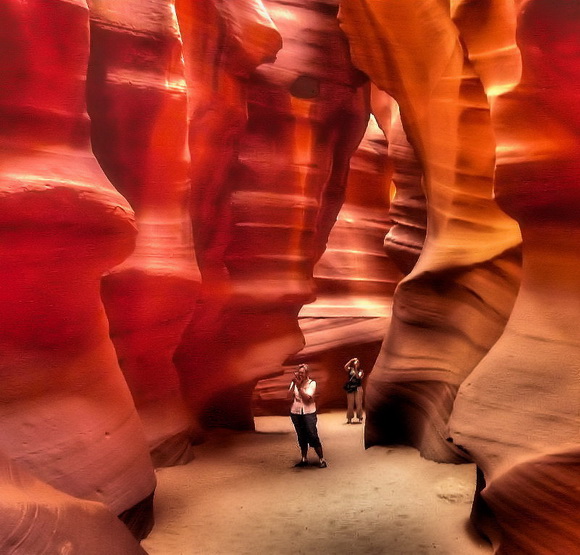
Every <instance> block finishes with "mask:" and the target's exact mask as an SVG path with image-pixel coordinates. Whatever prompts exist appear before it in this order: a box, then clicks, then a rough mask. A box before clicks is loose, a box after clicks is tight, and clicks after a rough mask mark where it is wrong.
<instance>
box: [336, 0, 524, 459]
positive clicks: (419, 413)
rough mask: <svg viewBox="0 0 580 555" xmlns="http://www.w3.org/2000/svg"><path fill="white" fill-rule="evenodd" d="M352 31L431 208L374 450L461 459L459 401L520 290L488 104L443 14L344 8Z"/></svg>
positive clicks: (408, 285) (373, 412)
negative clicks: (455, 415)
mask: <svg viewBox="0 0 580 555" xmlns="http://www.w3.org/2000/svg"><path fill="white" fill-rule="evenodd" d="M341 20H342V26H343V28H344V29H345V31H346V33H347V35H348V36H349V39H350V42H351V48H352V52H353V56H354V60H355V62H356V63H357V64H358V65H359V67H360V68H361V69H363V70H364V71H366V72H367V73H368V74H369V76H370V77H371V78H372V79H373V81H374V82H375V84H376V85H377V86H378V87H379V88H380V89H382V90H384V91H386V92H387V93H388V94H389V95H391V96H392V97H393V98H394V99H395V101H396V102H397V103H398V105H399V107H400V112H401V120H402V122H403V126H404V129H405V131H406V134H407V138H408V140H409V142H410V143H411V144H412V145H413V148H414V151H415V154H416V156H417V159H418V160H419V162H420V164H421V166H422V169H423V174H424V180H423V187H424V191H425V196H426V199H427V220H428V224H427V227H428V232H427V236H426V238H425V244H424V247H423V249H422V251H421V255H420V257H419V259H418V261H417V264H416V265H415V266H414V268H413V270H412V271H411V273H410V274H409V275H407V276H406V278H405V279H404V280H403V281H402V282H401V283H400V284H399V287H398V289H397V291H396V293H395V298H394V305H393V318H392V323H391V326H390V329H389V333H388V336H387V337H386V339H385V342H384V345H383V349H382V351H381V355H380V356H379V359H378V361H377V364H376V366H375V368H374V371H373V376H372V378H371V380H370V387H369V391H368V394H367V400H368V402H367V408H368V411H369V416H368V420H367V422H368V424H367V427H366V440H367V443H368V444H369V445H372V444H375V443H385V442H386V443H389V442H395V443H410V444H411V445H414V446H417V447H418V448H420V450H421V452H422V453H423V454H424V455H425V456H427V457H430V458H434V459H436V460H441V461H456V460H460V459H461V457H462V455H461V453H460V452H459V451H458V450H457V449H455V448H454V447H453V445H452V444H450V443H449V442H448V441H446V438H447V422H448V419H449V415H450V413H451V409H452V405H453V400H454V398H455V394H456V392H457V388H458V387H459V385H460V384H461V383H462V381H463V380H464V379H465V378H466V376H468V375H469V373H470V372H471V370H473V368H474V366H475V365H476V364H477V363H478V362H479V361H480V360H481V358H482V357H483V356H484V355H485V353H486V352H487V350H488V349H489V348H490V347H491V346H492V345H493V344H494V342H495V341H496V340H497V339H498V337H499V335H500V334H501V332H502V331H503V327H504V325H505V321H506V319H507V317H508V316H509V313H510V309H511V307H512V305H513V300H514V298H515V294H516V291H517V286H518V272H519V265H518V258H517V254H516V252H515V248H516V247H517V245H518V244H519V241H520V236H519V231H518V228H517V225H516V223H515V222H514V221H513V220H512V219H510V218H509V217H508V216H506V215H505V214H504V213H503V212H502V211H501V210H500V209H499V208H498V206H497V204H496V202H495V201H494V199H493V187H492V186H493V171H494V158H495V142H494V138H493V134H492V128H491V124H490V117H489V109H488V102H487V98H486V96H485V93H484V89H483V86H482V84H481V82H480V80H479V79H478V78H477V77H476V75H475V74H474V70H473V67H472V65H471V63H470V62H469V60H468V59H467V52H466V51H464V48H465V46H464V43H463V42H462V41H461V40H460V39H461V36H460V33H459V31H458V28H457V27H456V26H455V25H454V23H453V21H452V19H451V14H450V10H449V8H448V7H447V8H446V7H445V5H444V3H441V2H439V1H437V0H432V1H431V0H424V1H421V2H413V3H409V2H402V1H394V2H388V3H386V2H380V1H375V0H366V1H363V2H358V1H357V2H355V1H350V0H345V1H343V2H342V3H341ZM401 22H404V24H401ZM499 35H500V38H501V33H499ZM492 38H494V39H495V40H496V41H497V40H499V39H497V38H495V37H492ZM495 46H496V44H494V43H493V42H492V43H490V44H489V45H488V51H489V52H491V53H492V54H493V52H494V50H493V49H494V48H495ZM488 51H485V52H486V53H487V52H488ZM479 54H481V52H479Z"/></svg>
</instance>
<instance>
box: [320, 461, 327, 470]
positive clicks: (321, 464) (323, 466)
mask: <svg viewBox="0 0 580 555" xmlns="http://www.w3.org/2000/svg"><path fill="white" fill-rule="evenodd" d="M318 466H319V467H320V468H326V467H327V466H328V465H327V464H326V461H320V462H319V463H318Z"/></svg>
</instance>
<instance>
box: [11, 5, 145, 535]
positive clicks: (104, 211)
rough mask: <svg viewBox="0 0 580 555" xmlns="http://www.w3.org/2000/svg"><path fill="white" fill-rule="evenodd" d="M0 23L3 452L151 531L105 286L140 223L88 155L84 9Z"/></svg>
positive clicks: (34, 13) (25, 13) (43, 9)
mask: <svg viewBox="0 0 580 555" xmlns="http://www.w3.org/2000/svg"><path fill="white" fill-rule="evenodd" d="M0 17H1V18H2V22H3V23H2V31H1V32H0V44H1V45H2V49H1V51H2V52H3V54H2V55H0V72H1V73H2V75H3V86H2V87H1V88H0V112H1V114H2V125H1V126H0V143H1V145H2V149H1V153H0V157H1V160H2V164H1V170H0V176H1V177H0V214H1V216H0V218H1V222H2V226H1V229H2V232H1V234H2V242H1V243H0V260H1V265H0V267H1V272H2V284H3V285H2V288H1V289H0V311H1V313H2V315H3V318H4V322H5V325H4V326H2V331H1V333H0V345H1V349H0V368H1V372H2V388H1V390H0V426H1V428H2V434H0V451H1V452H3V453H4V454H5V455H6V456H7V457H8V458H9V459H11V460H12V461H14V462H15V463H16V464H17V465H18V466H19V467H21V468H22V469H24V470H26V471H28V472H30V473H31V474H33V475H34V476H36V477H37V478H39V479H40V480H42V481H44V482H46V483H47V484H50V485H51V486H53V487H55V488H56V489H59V490H61V491H63V492H65V493H68V494H70V495H73V496H75V497H78V498H81V499H86V500H93V501H100V502H102V503H103V504H104V505H105V506H106V507H108V508H109V510H110V511H111V512H112V513H114V514H120V513H125V516H126V517H127V518H128V519H130V518H131V515H130V513H128V512H127V511H131V509H132V507H134V506H136V505H138V504H141V505H140V509H144V510H145V511H146V514H145V518H144V519H143V521H142V522H141V524H140V526H141V529H140V530H138V529H134V531H135V533H136V534H137V535H142V532H143V529H146V528H147V527H148V526H149V525H150V521H149V522H148V519H147V513H148V516H149V517H150V516H151V514H150V507H147V504H148V503H150V496H151V495H152V492H153V489H154V487H155V477H154V474H153V468H152V466H151V461H150V458H149V454H148V450H147V446H146V442H145V438H144V436H143V432H142V428H141V423H140V421H139V418H138V416H137V413H136V411H135V407H134V405H133V402H132V399H131V395H130V393H129V390H128V388H127V385H126V383H125V381H124V379H123V375H122V373H121V370H120V369H119V365H118V363H117V358H116V354H115V350H114V348H113V344H112V343H111V340H110V338H109V335H108V322H107V318H106V315H105V311H104V308H103V305H102V302H101V298H100V291H99V287H100V278H101V275H102V274H103V272H105V271H106V270H107V269H109V268H111V267H112V266H114V265H116V264H119V263H120V262H121V261H122V260H123V259H124V258H126V257H127V256H128V255H129V253H130V252H131V250H132V249H133V246H134V241H135V223H134V215H133V211H132V210H131V208H130V207H129V205H128V204H127V202H126V201H125V199H124V198H123V197H121V196H120V195H119V193H118V192H117V191H115V189H114V188H113V187H112V186H111V184H110V183H109V182H108V180H107V179H106V177H105V175H104V174H103V172H102V170H101V169H100V167H99V165H98V164H97V162H96V160H95V158H94V156H93V154H92V152H91V149H90V141H89V132H90V131H89V119H88V117H87V113H86V108H85V72H86V65H87V61H88V55H89V23H88V10H87V6H86V3H85V2H83V1H80V0H76V1H71V0H67V1H56V0H37V1H35V2H28V3H22V2H12V1H9V2H4V3H2V6H1V8H0ZM4 479H12V477H10V476H9V475H7V474H6V473H4ZM2 491H3V492H4V491H5V489H4V487H3V488H2ZM2 495H4V493H3V494H2ZM5 525H6V524H5V523H4V522H3V523H2V527H4V526H5ZM3 533H5V531H4V532H3Z"/></svg>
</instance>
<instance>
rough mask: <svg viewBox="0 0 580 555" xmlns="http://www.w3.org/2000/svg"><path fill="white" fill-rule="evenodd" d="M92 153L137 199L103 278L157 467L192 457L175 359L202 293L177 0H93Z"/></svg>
mask: <svg viewBox="0 0 580 555" xmlns="http://www.w3.org/2000/svg"><path fill="white" fill-rule="evenodd" d="M89 7H90V18H91V57H90V63H89V67H88V101H89V104H88V106H89V113H90V116H91V122H92V127H91V129H92V144H93V150H94V152H95V155H96V157H97V159H98V161H99V163H100V165H101V167H102V168H103V169H104V171H105V173H106V174H107V177H108V178H109V179H110V181H111V183H112V184H113V185H114V186H115V188H116V189H117V190H118V191H119V192H121V193H122V194H123V195H124V196H125V198H126V199H127V200H128V201H129V202H130V203H131V206H132V207H133V209H134V210H135V213H136V217H137V225H138V229H139V233H138V235H137V244H136V247H135V250H134V251H133V253H132V254H131V256H130V257H129V258H128V259H127V260H125V261H124V262H123V263H122V264H120V265H119V266H116V267H115V268H113V269H112V270H111V271H110V272H108V273H107V275H106V276H105V277H104V278H103V281H102V295H103V300H104V302H105V306H106V309H107V315H108V317H109V321H110V327H111V329H110V333H111V337H112V339H113V341H114V343H115V348H116V351H117V355H118V357H119V360H120V364H121V368H122V369H123V373H124V375H125V379H126V380H127V383H128V384H129V387H130V388H131V392H132V394H133V399H134V401H135V404H136V406H137V410H138V411H139V416H140V418H141V420H142V422H143V423H144V427H145V433H146V435H147V439H148V442H149V447H150V450H151V454H152V457H153V460H154V463H155V464H156V465H157V466H159V465H167V464H174V463H178V462H186V461H187V460H189V459H190V458H191V456H192V453H191V442H190V439H189V436H190V427H191V417H190V415H189V412H188V410H187V407H186V405H185V401H184V400H183V397H182V395H181V391H180V385H179V378H178V375H177V371H176V369H175V367H174V366H173V362H172V357H173V354H174V352H175V349H176V348H177V345H178V343H179V341H180V339H181V334H182V333H183V330H184V328H185V326H186V324H187V322H188V321H189V318H190V317H191V314H192V312H193V308H194V304H195V296H196V294H197V290H198V288H199V282H200V277H199V271H198V269H197V265H196V260H195V254H194V250H193V239H192V225H191V218H190V213H189V194H190V181H189V167H190V156H189V152H188V148H187V109H188V104H187V103H188V99H187V87H186V84H185V69H184V65H183V60H182V43H181V39H180V35H179V29H178V25H177V19H176V16H175V11H174V9H173V2H170V1H169V0H150V1H142V0H134V1H132V0H124V1H123V2H118V1H116V0H90V1H89Z"/></svg>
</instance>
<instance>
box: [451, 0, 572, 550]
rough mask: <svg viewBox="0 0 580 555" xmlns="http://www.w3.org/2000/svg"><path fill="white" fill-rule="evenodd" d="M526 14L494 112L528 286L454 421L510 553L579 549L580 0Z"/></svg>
mask: <svg viewBox="0 0 580 555" xmlns="http://www.w3.org/2000/svg"><path fill="white" fill-rule="evenodd" d="M470 15H472V14H470V13H469V11H468V10H466V13H465V14H464V17H465V18H466V19H467V18H468V17H469V16H470ZM517 23H518V25H517V43H518V46H519V48H520V51H521V55H522V62H523V71H522V77H521V80H520V81H519V83H518V84H517V86H515V87H514V88H513V89H512V90H511V91H509V92H506V93H505V94H503V95H501V96H499V97H498V98H497V100H496V102H495V103H494V104H493V109H492V112H491V115H492V122H493V124H494V129H495V134H496V137H497V141H498V145H497V156H498V159H497V176H496V195H497V198H498V202H499V203H500V204H501V206H502V208H504V209H505V210H506V212H508V213H509V214H511V215H512V216H513V217H514V218H516V219H517V221H518V222H519V224H520V227H521V229H522V237H523V275H522V285H521V288H520V291H519V294H518V296H517V299H516V303H515V305H514V309H513V312H512V314H511V317H510V319H509V321H508V323H507V326H506V329H505V332H504V333H503V335H502V336H501V338H500V339H499V341H498V342H497V343H496V344H495V345H494V347H493V348H492V349H491V351H490V352H489V354H488V355H487V356H486V357H485V358H484V359H483V361H482V362H481V363H480V364H479V365H478V366H477V368H476V369H475V370H474V372H473V373H472V374H471V376H470V377H469V379H468V380H467V381H466V382H465V383H464V384H463V385H462V387H461V388H460V390H459V394H458V397H457V401H456V405H455V409H454V412H453V416H452V419H451V422H450V426H451V431H452V436H453V439H454V441H455V442H456V443H457V444H460V445H461V446H462V447H463V448H465V449H466V450H467V451H468V452H469V454H470V456H471V457H472V458H473V460H475V461H476V462H477V464H478V465H479V466H480V468H481V470H482V480H481V484H480V489H481V490H482V491H481V497H480V499H479V504H478V505H477V506H476V509H477V512H476V515H477V516H478V517H479V519H480V526H481V528H482V529H483V530H484V532H485V533H487V534H488V535H489V536H490V537H492V539H493V540H494V543H495V544H496V546H497V549H498V553H539V554H544V553H545V554H547V553H575V552H577V551H578V545H579V544H580V529H579V527H578V523H577V515H578V512H579V510H580V501H579V499H578V495H577V491H578V488H579V487H580V476H579V474H578V464H579V461H580V452H579V449H578V444H579V442H580V415H579V413H578V400H579V399H580V380H579V379H578V363H577V358H578V357H577V355H578V352H579V351H580V337H579V335H578V331H577V326H576V325H575V324H574V322H575V319H576V314H577V312H578V307H579V303H580V282H579V281H578V264H579V262H580V261H579V260H578V242H577V241H578V236H579V230H578V225H579V224H578V213H579V212H578V209H579V207H580V194H579V192H578V189H577V184H578V182H579V180H580V164H579V162H578V155H577V152H578V147H579V143H580V139H579V131H580V108H579V106H580V102H579V101H580V95H579V91H580V73H579V71H578V68H579V67H580V34H579V33H578V30H579V29H580V4H579V3H578V2H567V3H563V4H557V5H556V4H554V3H550V2H546V1H540V0H531V1H529V2H525V3H523V4H522V6H521V7H520V10H519V13H518V20H517ZM490 513H491V514H492V515H493V516H495V517H496V520H495V522H490V521H489V518H486V516H487V515H489V514H490Z"/></svg>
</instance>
